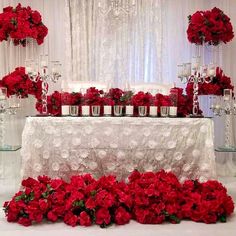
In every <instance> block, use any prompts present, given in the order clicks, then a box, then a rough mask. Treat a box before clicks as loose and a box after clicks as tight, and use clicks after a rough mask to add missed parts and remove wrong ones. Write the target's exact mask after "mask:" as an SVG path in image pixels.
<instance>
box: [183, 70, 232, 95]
mask: <svg viewBox="0 0 236 236" xmlns="http://www.w3.org/2000/svg"><path fill="white" fill-rule="evenodd" d="M198 86H199V87H198V94H199V95H220V96H222V95H223V94H224V89H232V90H233V89H234V86H233V85H232V83H231V79H230V77H228V76H226V75H224V73H223V70H222V69H221V68H219V67H217V69H216V76H215V77H214V78H213V80H212V82H211V83H202V84H201V83H200V84H199V85H198ZM186 93H187V95H188V96H192V95H193V83H188V84H187V87H186Z"/></svg>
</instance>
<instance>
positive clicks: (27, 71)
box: [25, 66, 33, 74]
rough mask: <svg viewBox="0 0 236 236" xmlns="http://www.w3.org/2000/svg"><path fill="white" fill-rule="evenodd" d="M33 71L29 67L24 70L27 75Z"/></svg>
mask: <svg viewBox="0 0 236 236" xmlns="http://www.w3.org/2000/svg"><path fill="white" fill-rule="evenodd" d="M32 71H33V70H32V68H31V67H30V66H27V67H26V68H25V73H26V74H29V73H31V72H32Z"/></svg>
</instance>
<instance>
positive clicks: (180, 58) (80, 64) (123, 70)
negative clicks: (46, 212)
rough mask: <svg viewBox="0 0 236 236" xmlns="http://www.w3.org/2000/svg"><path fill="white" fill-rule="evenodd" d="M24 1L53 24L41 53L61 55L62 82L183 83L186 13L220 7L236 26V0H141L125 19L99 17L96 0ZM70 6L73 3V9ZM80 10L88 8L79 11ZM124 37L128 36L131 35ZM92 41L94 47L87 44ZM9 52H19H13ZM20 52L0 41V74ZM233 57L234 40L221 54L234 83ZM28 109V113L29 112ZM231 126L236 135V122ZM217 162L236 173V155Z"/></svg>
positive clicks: (16, 62) (187, 52)
mask: <svg viewBox="0 0 236 236" xmlns="http://www.w3.org/2000/svg"><path fill="white" fill-rule="evenodd" d="M18 2H19V0H1V1H0V8H3V7H5V6H8V5H13V6H14V5H17V3H18ZM20 2H21V3H22V5H24V6H27V5H30V6H31V7H32V8H33V9H37V10H39V11H40V12H41V13H42V16H43V22H44V23H45V24H46V25H47V27H48V28H49V35H48V36H47V38H46V40H45V43H44V44H43V46H39V47H38V53H42V52H44V53H49V54H50V56H51V58H52V59H54V60H58V59H59V60H60V61H61V62H62V63H63V65H64V66H63V68H64V76H63V78H62V81H70V80H78V81H79V80H95V81H101V82H106V83H111V86H112V85H113V84H114V83H113V82H114V81H116V84H123V85H124V84H125V83H126V81H127V80H130V82H135V83H136V82H157V83H160V82H161V83H173V82H176V84H177V85H178V86H183V85H181V84H180V83H179V82H178V80H177V78H176V65H177V64H178V63H181V62H184V61H189V60H190V58H191V52H192V50H193V46H192V45H191V44H190V43H189V42H188V41H187V37H186V29H187V24H188V21H187V16H188V15H189V14H192V13H193V12H195V11H196V10H201V9H203V10H204V9H210V8H212V7H214V6H217V7H219V8H221V9H222V10H224V12H225V13H226V14H228V15H229V16H230V17H231V21H232V23H233V27H234V29H236V15H235V12H236V2H235V1H234V0H209V1H205V0H191V1H189V0H175V1H173V0H156V1H154V0H138V1H137V2H138V6H139V7H140V8H138V9H137V15H131V16H127V15H123V18H122V19H121V17H120V18H119V17H118V19H113V18H112V17H111V15H107V16H103V15H101V14H100V15H99V17H98V18H94V16H95V14H97V11H98V10H97V8H96V5H97V3H98V1H97V0H87V1H86V0H70V1H68V0H50V1H47V0H41V1H38V0H21V1H20ZM101 2H102V3H103V1H101ZM83 4H84V5H83ZM85 4H88V5H87V8H86V9H85V8H83V7H85ZM72 6H74V7H73V8H72V9H71V7H72ZM153 6H154V7H153ZM150 8H151V9H150ZM81 9H84V10H83V11H80V10H81ZM76 12H77V13H76ZM154 13H155V14H156V15H155V14H154ZM73 14H75V15H73ZM74 17H75V18H74ZM76 17H77V18H76ZM78 17H79V18H78ZM137 18H138V19H137ZM76 20H77V22H75V21H76ZM141 20H142V21H141ZM73 22H74V23H75V27H73ZM129 24H130V25H129ZM99 25H100V28H99V27H98V26H99ZM76 26H77V27H76ZM118 26H119V27H118ZM78 27H79V28H78ZM83 27H88V29H89V31H88V30H86V31H85V29H84V28H83ZM71 29H73V30H72V31H71ZM93 29H96V31H93ZM131 29H132V30H131ZM83 30H84V31H83ZM73 31H74V32H73ZM85 32H87V33H85ZM132 33H133V34H132ZM145 34H146V35H145ZM99 35H100V36H102V37H105V38H102V39H99V38H98V37H97V36H99ZM126 35H129V38H127V37H126ZM73 37H74V38H73ZM116 37H117V38H116ZM139 37H140V38H139ZM88 39H90V43H92V45H90V44H88V42H86V40H88ZM112 40H115V41H114V42H117V44H116V43H114V42H113V41H112ZM129 40H130V41H129ZM129 44H130V45H132V46H130V45H129ZM84 45H87V46H86V47H84ZM128 49H130V50H128ZM138 49H139V51H137V50H138ZM11 50H15V52H14V53H13V52H12V53H11ZM22 50H25V49H22ZM18 51H19V49H16V48H10V49H9V48H7V47H6V43H5V42H2V43H0V76H1V77H2V76H3V75H5V74H7V73H8V72H9V70H10V69H14V67H16V66H20V65H24V61H25V59H26V58H25V56H24V55H25V54H24V53H20V56H14V55H17V53H18ZM149 52H150V54H149ZM15 53H16V54H15ZM102 55H103V58H102ZM138 55H139V56H138ZM235 55H236V40H235V39H234V40H233V41H232V42H230V43H228V44H227V45H223V47H222V51H220V55H219V57H220V58H221V60H220V62H221V64H222V68H223V69H224V72H225V73H226V74H227V75H228V76H230V77H231V78H232V79H233V80H234V84H236V83H235V80H236V67H235V66H234V60H235V59H236V58H235V57H236V56H235ZM128 62H129V63H128ZM106 63H107V64H106ZM126 63H127V64H126ZM72 68H73V70H72ZM111 79H112V80H111ZM112 81H113V82H112ZM60 83H61V81H60V82H59V83H57V84H56V85H55V84H50V91H53V90H57V89H60V87H61V86H60ZM112 83H113V84H112ZM50 91H49V92H50ZM31 107H32V106H31ZM30 113H31V112H30V111H28V114H30ZM24 114H25V113H24ZM26 115H27V113H26ZM220 123H222V122H220V120H219V119H217V120H216V125H217V126H219V125H220ZM234 124H235V122H234ZM233 130H234V132H233V134H235V126H234V127H233ZM17 134H18V136H20V135H21V129H17ZM11 136H12V134H11ZM222 141H223V129H222V125H221V126H220V127H218V128H217V129H216V142H217V143H218V144H219V143H220V142H222ZM217 161H218V163H219V165H218V167H219V170H220V173H221V174H231V175H235V174H236V161H235V158H233V155H230V154H227V155H226V156H224V155H220V156H219V157H218V159H217Z"/></svg>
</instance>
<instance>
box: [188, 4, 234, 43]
mask: <svg viewBox="0 0 236 236" xmlns="http://www.w3.org/2000/svg"><path fill="white" fill-rule="evenodd" d="M187 35H188V40H189V42H190V43H194V44H200V45H201V44H203V42H205V43H207V44H209V45H218V44H219V43H221V42H224V43H227V42H229V41H231V40H232V39H233V37H234V32H233V26H232V24H231V22H230V18H229V17H228V16H227V15H225V14H224V12H223V11H222V10H220V9H219V8H216V7H215V8H213V9H212V10H208V11H197V12H195V13H194V14H193V15H190V16H189V25H188V29H187Z"/></svg>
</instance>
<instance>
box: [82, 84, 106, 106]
mask: <svg viewBox="0 0 236 236" xmlns="http://www.w3.org/2000/svg"><path fill="white" fill-rule="evenodd" d="M101 94H104V92H103V90H98V89H96V88H94V87H91V88H88V89H87V91H86V93H85V94H84V96H83V105H100V106H101V105H103V99H102V97H101Z"/></svg>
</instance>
